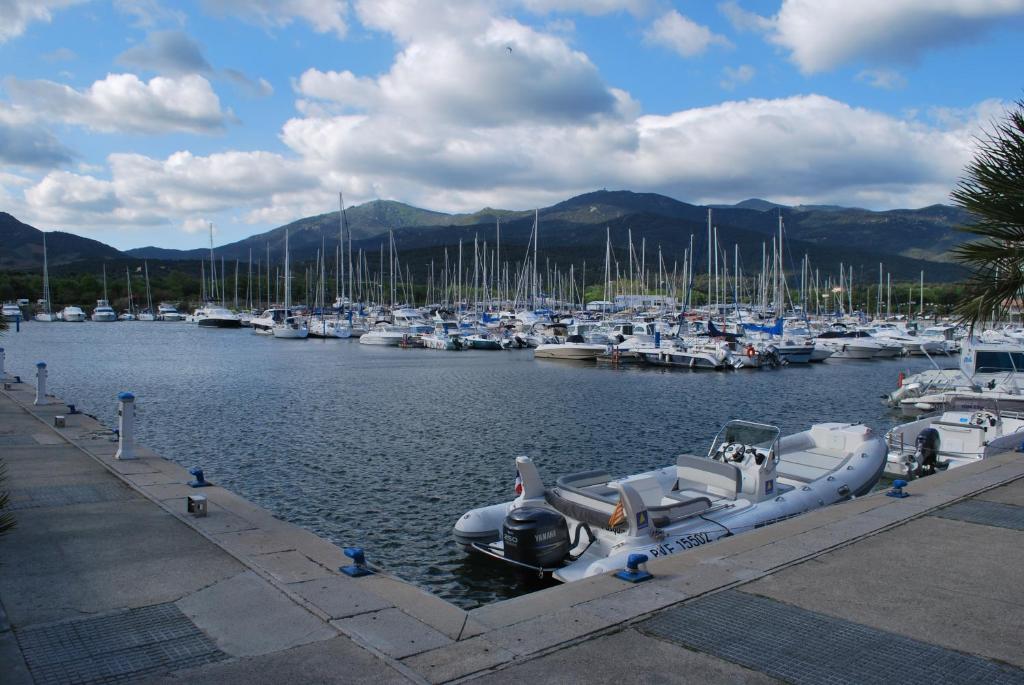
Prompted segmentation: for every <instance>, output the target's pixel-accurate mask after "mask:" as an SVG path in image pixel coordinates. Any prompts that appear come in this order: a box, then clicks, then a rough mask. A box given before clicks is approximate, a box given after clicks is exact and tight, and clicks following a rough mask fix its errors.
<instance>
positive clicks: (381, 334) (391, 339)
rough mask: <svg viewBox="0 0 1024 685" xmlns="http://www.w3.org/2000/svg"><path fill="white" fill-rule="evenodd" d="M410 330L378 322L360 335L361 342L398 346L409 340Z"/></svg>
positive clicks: (364, 343)
mask: <svg viewBox="0 0 1024 685" xmlns="http://www.w3.org/2000/svg"><path fill="white" fill-rule="evenodd" d="M408 339H409V331H408V330H407V329H405V328H402V327H401V326H392V325H391V324H387V323H378V324H377V325H375V326H374V327H373V328H371V329H370V330H369V331H367V332H366V333H364V334H363V335H361V336H359V343H360V344H362V345H389V346H391V347H398V346H399V345H401V344H402V343H403V342H406V341H408Z"/></svg>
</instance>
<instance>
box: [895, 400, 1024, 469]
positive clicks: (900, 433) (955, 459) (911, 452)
mask: <svg viewBox="0 0 1024 685" xmlns="http://www.w3.org/2000/svg"><path fill="white" fill-rule="evenodd" d="M989 406H990V407H992V409H972V408H963V407H961V408H958V409H956V410H952V411H946V412H943V413H942V414H938V415H933V416H927V417H924V418H921V419H918V420H916V421H911V422H910V423H904V424H902V425H900V426H896V427H895V428H893V429H892V430H890V431H889V432H888V433H886V435H885V441H886V444H887V445H888V449H889V454H888V457H887V460H886V466H885V472H886V474H887V475H891V476H894V477H897V478H919V477H921V476H927V475H930V474H933V473H935V472H936V471H942V470H946V469H952V468H956V467H958V466H964V465H966V464H971V463H974V462H976V461H978V460H979V459H984V458H985V457H988V456H991V455H993V454H999V453H1000V452H1009V451H1011V450H1015V449H1019V448H1020V447H1021V446H1022V444H1024V414H1022V413H1020V412H1011V411H1001V410H999V409H997V408H995V407H996V406H997V404H995V403H990V404H989Z"/></svg>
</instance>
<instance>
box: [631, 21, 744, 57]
mask: <svg viewBox="0 0 1024 685" xmlns="http://www.w3.org/2000/svg"><path fill="white" fill-rule="evenodd" d="M644 40H645V41H646V42H648V43H651V44H653V45H660V46H662V47H666V48H668V49H670V50H673V51H674V52H676V53H678V54H680V55H682V56H683V57H694V56H695V55H699V54H701V53H703V52H705V51H706V50H707V49H708V48H709V47H711V46H712V45H718V46H721V47H731V46H732V43H730V42H729V39H728V38H726V37H725V36H721V35H719V34H717V33H712V31H711V29H709V28H708V27H707V26H702V25H701V24H698V23H696V22H695V21H693V20H692V19H689V18H688V17H684V16H683V15H681V14H679V12H677V11H676V10H671V11H669V12H666V13H665V14H663V15H661V16H660V17H659V18H658V19H656V20H655V21H654V23H653V24H651V26H650V28H648V29H647V31H645V32H644Z"/></svg>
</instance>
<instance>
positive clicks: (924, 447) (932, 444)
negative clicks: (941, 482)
mask: <svg viewBox="0 0 1024 685" xmlns="http://www.w3.org/2000/svg"><path fill="white" fill-rule="evenodd" d="M940 442H941V440H940V438H939V431H937V430H935V429H934V428H925V429H924V430H923V431H921V432H920V433H918V434H917V440H916V441H915V443H914V458H913V460H912V461H911V462H910V465H909V470H910V474H908V475H915V474H916V475H918V476H930V475H931V474H933V473H935V471H936V470H938V469H943V468H945V467H946V466H948V465H949V464H948V463H947V462H944V461H939V444H940Z"/></svg>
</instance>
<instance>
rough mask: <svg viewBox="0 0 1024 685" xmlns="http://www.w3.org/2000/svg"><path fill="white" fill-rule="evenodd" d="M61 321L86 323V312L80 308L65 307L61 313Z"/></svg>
mask: <svg viewBox="0 0 1024 685" xmlns="http://www.w3.org/2000/svg"><path fill="white" fill-rule="evenodd" d="M60 318H61V321H72V322H75V323H78V322H80V321H85V312H83V311H82V310H81V309H79V308H78V307H65V308H64V309H63V310H61V313H60Z"/></svg>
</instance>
